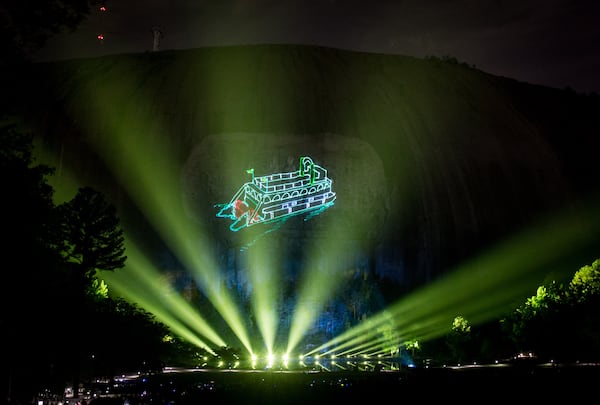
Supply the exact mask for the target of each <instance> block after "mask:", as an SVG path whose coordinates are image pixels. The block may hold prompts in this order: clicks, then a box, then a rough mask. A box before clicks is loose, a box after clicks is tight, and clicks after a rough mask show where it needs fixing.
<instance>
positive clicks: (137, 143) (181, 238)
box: [88, 81, 252, 352]
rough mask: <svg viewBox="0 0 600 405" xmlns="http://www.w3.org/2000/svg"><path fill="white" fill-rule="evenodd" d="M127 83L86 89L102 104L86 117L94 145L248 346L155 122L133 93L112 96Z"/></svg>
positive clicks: (158, 126) (127, 89)
mask: <svg viewBox="0 0 600 405" xmlns="http://www.w3.org/2000/svg"><path fill="white" fill-rule="evenodd" d="M128 87H129V86H127V85H126V82H125V81H124V82H123V83H120V86H119V85H117V84H112V85H111V84H106V83H105V84H103V85H102V86H97V87H95V88H93V89H90V95H93V97H90V99H91V100H93V102H94V103H95V105H96V107H97V109H98V110H100V111H102V110H107V111H105V114H104V115H103V116H102V122H98V121H97V118H98V117H95V116H93V117H88V118H89V119H90V124H92V125H91V127H92V129H94V130H95V131H97V128H104V131H103V135H104V138H102V137H100V136H97V137H94V138H93V139H92V142H93V145H94V146H95V148H96V150H97V151H99V152H100V155H101V156H102V157H103V158H104V160H105V162H106V164H107V166H108V167H109V168H110V169H111V170H112V172H113V174H114V175H115V176H116V178H117V179H119V181H120V182H121V184H123V185H124V186H125V187H126V189H127V191H128V192H129V193H130V195H131V196H132V197H133V199H134V201H135V202H136V204H137V205H138V207H139V208H140V209H141V210H142V211H143V212H144V213H145V215H146V217H147V218H148V220H149V221H150V222H151V223H152V224H153V226H154V227H155V229H157V230H158V231H159V232H160V235H161V237H163V239H164V240H165V241H166V242H167V244H168V245H169V247H170V248H171V249H172V251H173V252H174V253H175V254H176V255H177V256H178V257H179V259H180V261H181V262H182V263H183V264H184V265H185V266H186V267H187V268H188V269H189V270H190V271H192V272H193V274H194V275H195V276H196V278H197V280H198V282H199V284H200V285H201V286H202V288H203V290H204V291H205V293H206V295H207V297H208V298H209V300H210V301H211V302H212V303H213V305H214V307H215V308H216V309H217V311H218V312H219V313H220V315H221V316H222V317H223V319H224V320H225V321H226V322H227V324H228V325H229V327H230V328H231V329H232V331H233V332H234V333H235V335H236V336H237V337H238V339H239V340H240V342H241V343H242V344H243V345H244V346H245V347H246V349H247V350H248V351H249V352H252V348H251V346H250V342H249V340H248V336H247V331H246V329H245V324H244V322H242V320H241V317H240V313H239V311H238V309H237V308H238V306H237V305H236V303H235V302H234V300H233V299H232V297H231V296H230V294H229V292H228V291H227V290H226V289H225V288H222V283H221V276H220V274H219V272H218V269H217V266H216V265H215V263H214V262H213V261H212V260H211V252H210V251H209V250H208V246H210V244H209V243H208V241H207V239H206V237H205V236H204V235H203V234H202V233H201V232H200V231H199V227H200V225H199V224H197V223H192V222H191V221H190V220H189V218H187V217H186V215H185V207H184V203H183V201H182V199H181V197H182V190H181V189H180V178H179V165H177V164H176V163H175V159H174V156H175V154H174V153H173V152H172V151H171V149H170V148H169V143H168V142H166V138H165V136H163V133H162V131H161V128H160V127H161V126H160V124H159V123H157V122H156V120H154V119H152V117H150V118H151V119H150V120H148V118H149V117H145V116H143V115H141V114H140V113H139V109H138V108H137V105H136V103H135V101H136V100H135V99H133V100H132V99H131V98H130V97H124V98H115V97H116V95H118V94H123V93H128V92H131V93H134V92H133V91H132V89H130V88H128ZM92 90H93V91H92ZM142 102H144V101H143V100H142ZM94 122H95V125H93V124H94ZM125 164H126V165H127V166H125Z"/></svg>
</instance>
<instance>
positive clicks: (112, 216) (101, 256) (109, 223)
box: [58, 187, 127, 392]
mask: <svg viewBox="0 0 600 405" xmlns="http://www.w3.org/2000/svg"><path fill="white" fill-rule="evenodd" d="M58 212H59V214H60V217H61V224H60V228H59V231H58V236H59V237H60V238H61V246H60V249H59V250H60V251H61V253H62V255H63V257H64V259H65V261H66V265H67V267H68V268H69V271H70V272H71V276H72V280H73V287H74V291H73V299H74V301H75V305H74V313H73V317H74V322H73V326H74V327H75V328H76V331H77V333H83V331H82V330H81V329H82V328H81V320H82V319H81V318H82V316H83V315H84V314H83V311H82V309H83V307H84V303H85V298H86V293H89V292H90V289H91V287H92V281H93V280H94V279H95V276H96V272H97V271H98V270H107V271H113V270H116V269H119V268H122V267H123V266H124V265H125V261H126V259H127V257H126V256H125V246H124V242H125V238H124V236H123V229H122V228H121V227H120V220H119V217H118V216H117V214H116V208H115V206H114V205H112V204H111V203H109V202H108V201H107V200H106V199H105V197H104V195H103V194H102V193H101V192H99V191H96V190H94V189H93V188H91V187H81V188H79V191H78V192H77V195H76V196H75V197H74V198H73V199H72V200H71V201H68V202H66V203H64V204H62V205H60V206H59V207H58ZM73 351H74V352H73V356H74V359H73V366H74V370H73V388H74V390H76V389H78V386H79V379H80V366H81V360H82V359H81V356H82V354H83V352H82V350H81V339H78V340H76V342H75V345H74V347H73ZM75 392H76V391H75Z"/></svg>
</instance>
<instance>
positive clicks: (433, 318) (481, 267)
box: [321, 204, 600, 347]
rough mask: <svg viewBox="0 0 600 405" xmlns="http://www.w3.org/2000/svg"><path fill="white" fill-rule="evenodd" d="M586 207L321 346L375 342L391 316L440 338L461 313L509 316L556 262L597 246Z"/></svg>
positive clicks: (597, 224)
mask: <svg viewBox="0 0 600 405" xmlns="http://www.w3.org/2000/svg"><path fill="white" fill-rule="evenodd" d="M584 208H585V209H580V210H577V211H571V212H567V213H564V214H563V215H560V216H557V217H554V218H551V219H549V220H547V221H542V223H540V224H538V225H537V226H533V227H530V228H529V229H527V230H525V231H524V232H521V233H520V234H518V235H516V236H514V237H512V238H510V239H508V240H507V241H505V242H504V243H501V244H499V245H498V246H497V247H496V248H494V249H493V250H491V251H489V252H488V253H486V254H484V255H482V256H480V257H478V258H476V259H474V260H471V261H470V262H467V263H464V264H463V265H461V266H459V267H458V268H457V269H455V270H454V271H453V272H450V273H449V274H447V275H446V276H444V277H441V278H440V279H438V280H437V281H435V282H434V283H432V284H430V285H429V286H427V287H425V288H423V289H421V290H419V291H418V292H416V293H413V294H411V295H410V296H409V297H407V298H405V299H402V300H400V301H399V302H397V303H396V304H394V305H392V306H390V307H389V308H387V310H386V311H385V312H384V313H381V314H379V315H376V316H374V317H372V318H369V319H367V320H366V321H365V322H363V323H361V324H359V325H357V326H355V327H354V328H351V329H349V330H347V331H345V332H344V333H342V334H341V335H339V336H338V337H335V338H334V339H332V340H331V341H329V342H326V343H325V344H323V345H322V346H321V347H332V346H335V344H336V343H338V342H342V341H346V340H349V339H352V338H355V339H354V340H353V343H358V342H360V341H362V340H369V339H370V338H371V336H369V334H365V331H367V330H369V329H371V328H376V327H377V326H378V325H382V324H384V323H385V322H387V321H388V320H389V317H390V316H392V317H393V319H394V321H395V323H396V325H397V326H396V327H397V328H398V331H399V332H401V333H402V334H403V335H405V333H404V330H403V328H406V329H407V330H411V332H413V333H412V334H413V335H418V334H419V333H423V332H418V330H419V329H422V330H423V331H427V335H428V336H430V337H431V336H433V337H434V336H436V335H440V334H443V333H445V332H446V331H448V330H449V328H450V325H451V322H452V319H453V318H454V317H455V316H457V315H462V316H465V317H466V319H469V321H470V322H471V323H472V324H474V323H475V322H474V321H472V320H471V319H473V320H475V321H476V322H478V323H480V322H484V321H486V320H489V319H493V317H497V316H501V315H503V314H505V313H506V312H507V311H509V310H511V309H514V308H515V303H516V302H519V300H521V301H522V300H524V298H525V297H526V296H527V294H530V293H531V292H532V291H534V290H535V289H536V288H537V286H538V285H539V284H540V283H542V282H543V279H544V277H545V276H546V275H547V274H548V272H549V270H551V269H554V266H553V264H554V263H559V264H560V263H562V261H563V260H564V259H565V258H569V257H570V256H571V255H572V254H573V253H579V252H580V251H581V249H582V248H583V249H584V250H585V248H587V247H592V248H594V247H595V246H597V242H595V240H598V239H597V236H598V235H599V233H600V215H599V212H598V210H597V208H595V207H594V205H593V204H591V207H590V206H585V207H584ZM569 270H570V271H573V269H569ZM411 325H412V326H411ZM363 335H364V336H365V338H364V339H361V336H363ZM356 338H358V340H356Z"/></svg>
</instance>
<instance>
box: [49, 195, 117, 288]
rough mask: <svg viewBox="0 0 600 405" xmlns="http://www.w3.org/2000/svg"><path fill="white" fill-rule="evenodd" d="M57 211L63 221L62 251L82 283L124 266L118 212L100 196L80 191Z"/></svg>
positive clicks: (61, 234) (61, 230)
mask: <svg viewBox="0 0 600 405" xmlns="http://www.w3.org/2000/svg"><path fill="white" fill-rule="evenodd" d="M58 209H59V211H60V213H61V218H62V219H63V221H62V224H61V228H60V236H61V237H62V239H63V246H62V249H61V251H62V252H63V255H64V257H65V259H66V260H67V262H69V263H72V264H74V266H73V268H74V270H75V271H76V273H77V274H78V275H79V276H78V277H81V279H82V281H87V282H89V281H91V280H92V279H93V277H94V275H95V272H96V270H115V269H119V268H122V267H123V266H124V265H125V260H126V259H127V257H126V256H125V255H124V253H125V246H124V242H125V238H124V236H123V229H122V228H121V227H120V225H119V224H120V220H119V218H118V216H117V210H116V208H115V206H114V205H112V204H110V203H109V202H108V201H107V200H106V199H105V197H104V195H103V194H102V193H101V192H99V191H96V190H94V189H93V188H91V187H81V188H79V191H78V192H77V195H76V196H75V197H74V198H73V199H72V200H71V201H69V202H66V203H64V204H62V205H60V206H59V207H58Z"/></svg>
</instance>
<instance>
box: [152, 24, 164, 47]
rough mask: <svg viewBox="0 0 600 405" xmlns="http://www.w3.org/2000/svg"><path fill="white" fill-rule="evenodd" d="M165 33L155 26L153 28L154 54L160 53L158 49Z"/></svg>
mask: <svg viewBox="0 0 600 405" xmlns="http://www.w3.org/2000/svg"><path fill="white" fill-rule="evenodd" d="M162 36H163V33H162V31H161V30H160V27H158V26H156V25H155V26H154V27H152V37H153V42H152V52H156V51H158V48H159V46H160V39H161V38H162Z"/></svg>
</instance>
